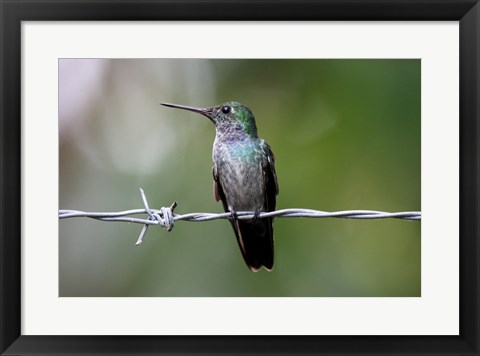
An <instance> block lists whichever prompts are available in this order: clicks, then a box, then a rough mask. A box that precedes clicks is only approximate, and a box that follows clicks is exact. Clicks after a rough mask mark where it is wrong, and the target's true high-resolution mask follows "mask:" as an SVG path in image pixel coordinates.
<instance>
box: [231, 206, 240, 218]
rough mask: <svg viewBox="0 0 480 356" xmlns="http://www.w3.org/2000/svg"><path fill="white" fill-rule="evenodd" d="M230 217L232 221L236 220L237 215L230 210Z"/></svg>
mask: <svg viewBox="0 0 480 356" xmlns="http://www.w3.org/2000/svg"><path fill="white" fill-rule="evenodd" d="M230 216H231V219H232V220H238V214H237V212H236V211H235V210H233V209H232V208H231V209H230Z"/></svg>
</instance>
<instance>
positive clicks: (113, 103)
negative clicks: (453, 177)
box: [59, 59, 421, 297]
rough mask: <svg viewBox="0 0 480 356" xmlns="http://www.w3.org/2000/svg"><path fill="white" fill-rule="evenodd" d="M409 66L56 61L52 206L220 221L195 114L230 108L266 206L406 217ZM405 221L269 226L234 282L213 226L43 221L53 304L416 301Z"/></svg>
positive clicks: (416, 116) (415, 198) (415, 167)
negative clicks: (262, 167) (55, 271)
mask: <svg viewBox="0 0 480 356" xmlns="http://www.w3.org/2000/svg"><path fill="white" fill-rule="evenodd" d="M420 68H421V66H420V60H410V59H401V60H391V59H387V60H202V59H178V60H153V59H152V60H139V59H132V60H120V59H119V60H98V59H80V60H67V59H64V60H61V61H60V93H59V98H60V103H59V119H60V123H59V126H60V142H61V146H60V188H59V189H60V202H59V204H60V206H59V208H60V209H79V210H86V211H120V210H126V209H133V208H141V207H142V202H141V198H140V194H139V192H138V188H139V187H142V188H144V190H145V192H146V194H147V198H148V200H149V203H150V206H151V207H153V208H160V207H161V206H168V205H170V204H171V203H172V202H173V201H177V202H178V208H177V210H176V212H178V213H190V212H221V211H222V207H221V204H220V203H215V202H214V200H213V196H212V175H211V164H212V162H211V149H212V144H213V140H214V137H215V131H214V128H213V126H212V124H211V123H210V122H209V121H208V120H207V119H206V118H204V117H202V116H200V115H195V114H193V113H190V112H186V111H181V110H173V109H170V108H166V107H162V106H160V105H159V103H160V102H162V101H168V102H173V103H178V104H184V105H192V106H202V107H207V106H211V105H214V104H219V103H221V102H224V101H230V100H235V101H239V102H242V103H244V104H246V105H248V106H249V107H250V108H251V109H252V111H253V112H254V113H255V116H256V119H257V126H258V130H259V135H260V137H262V138H264V139H265V140H266V141H267V142H268V143H269V144H270V145H271V146H272V149H273V151H274V153H275V156H276V162H277V163H276V168H277V175H278V179H279V185H280V194H279V196H278V199H277V208H278V209H282V208H312V209H318V210H325V211H336V210H351V209H371V210H384V211H392V212H393V211H416V210H421V209H420V134H421V121H420V73H421V72H420V71H421V69H420ZM420 229H421V223H420V222H410V221H402V220H390V219H387V220H365V221H361V220H345V219H302V218H288V219H287V218H283V219H282V218H278V219H276V220H275V266H274V270H273V271H272V272H267V271H265V270H262V271H260V272H258V273H252V272H250V271H249V270H248V269H247V267H246V266H245V264H244V262H243V259H242V257H241V253H240V251H239V249H238V246H237V243H236V241H235V236H234V234H233V231H232V229H231V227H230V224H229V223H228V222H227V221H225V220H221V221H220V220H219V221H212V222H203V223H190V222H179V223H177V224H176V226H175V228H174V229H173V231H172V232H167V231H166V230H163V229H160V228H155V227H151V228H150V229H149V231H148V233H147V236H146V239H145V242H144V243H143V245H141V246H139V247H135V241H136V239H137V237H138V234H139V232H140V230H141V225H137V224H127V223H113V222H112V223H107V222H99V221H95V220H89V219H83V218H75V219H66V220H61V221H60V222H59V238H60V251H59V252H60V268H59V276H60V286H59V288H60V296H62V297H70V296H72V297H73V296H76V297H82V296H91V297H101V296H108V297H115V296H124V297H133V296H143V297H147V296H171V297H177V296H178V297H179V296H251V297H254V296H283V297H294V296H331V297H347V296H377V297H382V296H399V297H402V296H420V293H421V283H420V282H421V281H420V246H421V240H420Z"/></svg>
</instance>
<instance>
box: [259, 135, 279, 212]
mask: <svg viewBox="0 0 480 356" xmlns="http://www.w3.org/2000/svg"><path fill="white" fill-rule="evenodd" d="M262 148H263V153H264V155H263V162H262V169H263V182H264V186H265V206H266V210H267V211H273V210H275V202H276V198H275V196H276V195H277V194H278V181H277V174H276V172H275V156H274V155H273V152H272V149H271V148H270V145H269V144H268V143H266V142H265V141H263V145H262Z"/></svg>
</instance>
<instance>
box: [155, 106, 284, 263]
mask: <svg viewBox="0 0 480 356" xmlns="http://www.w3.org/2000/svg"><path fill="white" fill-rule="evenodd" d="M162 105H165V106H169V107H172V108H178V109H184V110H189V111H193V112H196V113H199V114H202V115H204V116H206V117H207V118H209V119H210V121H211V122H212V123H213V124H214V125H215V129H216V135H215V142H214V143H213V152H212V158H213V183H214V184H213V185H214V197H215V200H216V201H218V200H220V199H221V200H222V203H223V207H224V209H225V211H228V212H230V213H231V214H232V219H231V220H230V222H231V224H232V227H233V230H234V232H235V236H236V237H237V242H238V246H239V247H240V251H241V252H242V256H243V258H244V260H245V263H246V264H247V266H248V268H250V270H252V271H254V272H256V271H258V270H259V269H260V268H262V267H264V268H266V269H267V270H269V271H271V270H272V268H273V255H274V252H273V251H274V249H273V218H259V217H258V214H259V213H260V212H268V211H274V210H275V202H276V195H277V194H278V183H277V175H276V173H275V157H274V155H273V152H272V150H271V149H270V146H269V145H268V144H267V143H266V142H265V141H264V140H263V139H261V138H259V137H258V135H257V125H256V123H255V117H254V115H253V113H252V111H251V110H250V109H249V108H248V107H247V106H246V105H243V104H240V103H237V102H227V103H223V104H220V105H216V106H212V107H208V108H196V107H191V106H184V105H177V104H170V103H162ZM236 211H254V212H255V216H254V217H253V219H249V220H238V219H236V216H235V212H236Z"/></svg>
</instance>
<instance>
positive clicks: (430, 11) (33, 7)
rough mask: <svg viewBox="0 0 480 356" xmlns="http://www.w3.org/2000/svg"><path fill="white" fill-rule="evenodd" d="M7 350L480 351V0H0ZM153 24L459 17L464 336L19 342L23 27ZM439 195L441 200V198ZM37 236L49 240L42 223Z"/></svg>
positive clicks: (3, 330)
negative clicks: (84, 23) (43, 23)
mask: <svg viewBox="0 0 480 356" xmlns="http://www.w3.org/2000/svg"><path fill="white" fill-rule="evenodd" d="M0 11H1V14H0V15H1V18H0V23H1V31H2V32H1V42H0V46H1V47H0V52H1V69H0V70H1V76H0V78H1V95H0V100H1V102H0V108H1V119H0V135H1V136H0V154H1V160H0V172H1V176H0V177H1V181H0V183H1V184H0V197H1V207H0V212H1V222H0V231H1V235H0V248H1V250H0V253H1V260H0V276H1V296H0V297H1V300H0V351H1V353H2V355H21V354H30V355H37V354H38V355H39V354H45V355H53V354H56V355H57V354H69V355H74V354H122V355H127V354H132V355H133V354H134V355H142V354H162V355H165V354H182V355H187V354H238V355H241V354H248V355H259V354H292V355H293V354H306V353H311V354H355V355H359V354H374V353H375V354H378V353H380V354H390V353H391V354H395V355H404V354H405V355H413V354H415V355H422V354H431V355H436V354H442V355H479V354H480V337H479V334H480V327H479V325H480V322H479V297H480V296H479V280H480V278H479V277H480V276H479V251H480V249H479V228H478V222H477V221H478V216H479V215H478V213H479V209H478V206H479V181H480V179H479V178H480V177H479V174H478V173H479V163H480V157H479V148H480V147H479V142H480V141H479V139H480V136H479V118H480V105H479V100H480V80H479V79H480V78H479V73H480V72H479V67H480V4H479V2H478V0H458V1H454V0H419V1H417V0H390V1H389V0H376V1H371V0H358V1H354V0H336V1H331V0H330V1H322V0H299V1H295V0H287V1H278V0H277V1H274V0H260V1H249V0H230V1H229V0H224V1H213V0H200V1H193V0H181V1H170V0H168V1H161V0H138V1H136V0H123V1H118V2H114V1H107V0H84V1H77V0H63V1H55V0H30V1H29V0H26V1H16V0H0ZM87 20H88V21H111V20H116V21H127V20H128V21H131V20H134V21H153V20H262V21H272V20H284V21H286V20H298V21H301V20H309V21H313V20H316V21H332V20H343V21H365V20H369V21H377V20H382V21H413V20H418V21H459V25H460V53H459V54H460V335H459V336H22V335H21V332H20V330H21V255H20V251H21V249H20V248H21V246H20V236H21V226H22V223H25V222H22V219H21V174H22V172H21V22H22V21H87ZM439 199H441V197H439ZM38 233H39V235H41V234H42V229H41V227H38Z"/></svg>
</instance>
